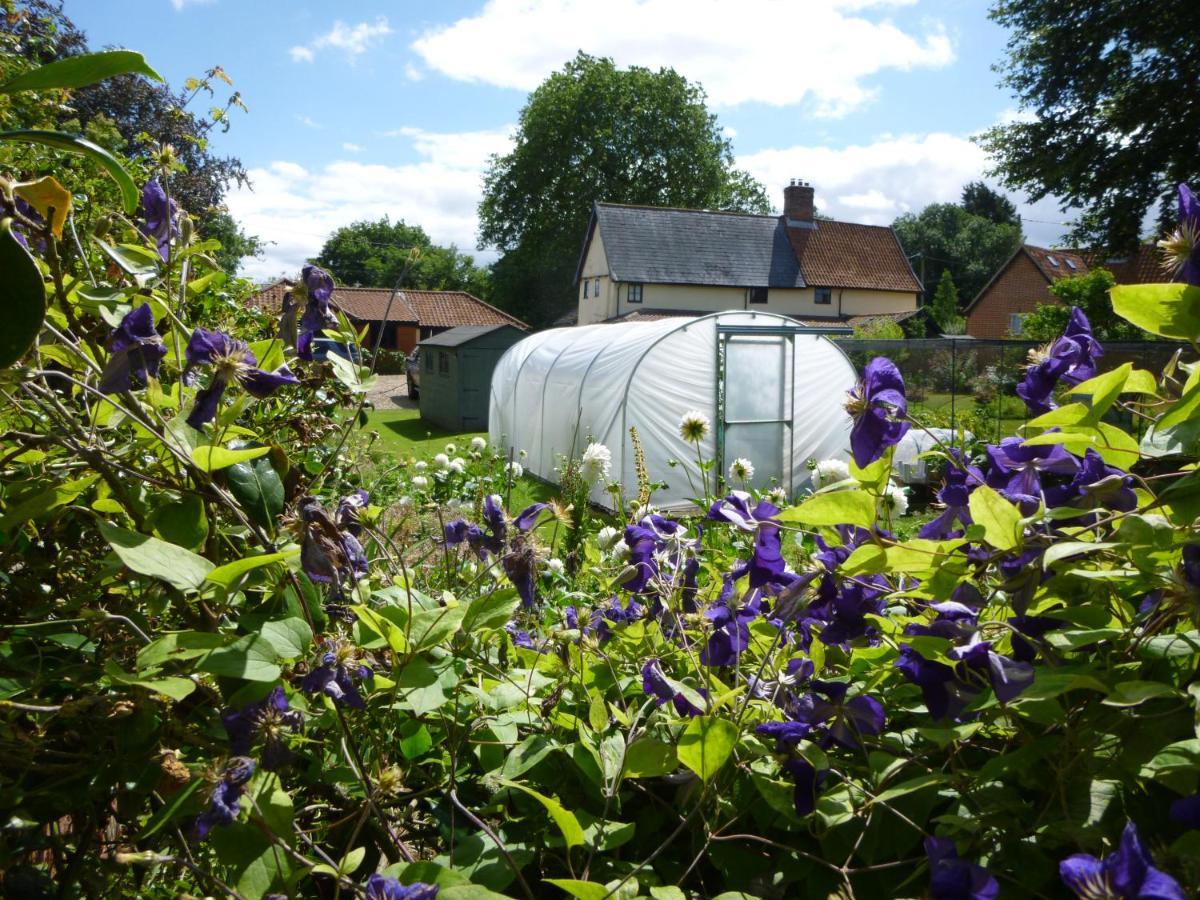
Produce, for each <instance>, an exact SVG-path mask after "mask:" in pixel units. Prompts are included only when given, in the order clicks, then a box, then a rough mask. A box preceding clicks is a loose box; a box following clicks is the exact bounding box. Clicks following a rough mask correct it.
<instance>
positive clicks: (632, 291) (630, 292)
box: [625, 281, 645, 303]
mask: <svg viewBox="0 0 1200 900" xmlns="http://www.w3.org/2000/svg"><path fill="white" fill-rule="evenodd" d="M644 287H645V285H644V284H643V283H642V282H640V281H635V282H631V283H630V285H629V286H628V287H627V288H625V302H626V303H641V302H642V298H643V291H642V289H643V288H644ZM635 297H636V298H635Z"/></svg>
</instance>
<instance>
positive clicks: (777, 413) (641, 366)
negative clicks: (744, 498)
mask: <svg viewBox="0 0 1200 900" xmlns="http://www.w3.org/2000/svg"><path fill="white" fill-rule="evenodd" d="M822 330H823V331H826V332H827V331H828V329H822ZM856 380H857V375H856V373H855V370H854V367H853V366H852V365H851V363H850V360H849V359H847V357H846V355H845V354H844V353H843V352H842V351H841V350H840V349H839V348H838V347H837V345H835V344H834V343H833V342H832V341H831V340H829V339H828V337H825V336H823V335H822V334H820V333H818V332H817V330H816V329H812V328H808V327H804V326H801V325H798V324H797V323H796V321H795V320H794V319H791V318H788V317H787V316H781V315H776V314H773V313H763V312H721V313H714V314H712V315H707V316H699V317H694V318H677V317H676V318H668V319H660V320H657V321H632V322H621V323H615V324H597V325H586V326H582V327H575V328H553V329H549V330H547V331H542V332H538V333H537V334H533V335H530V336H529V337H527V338H525V339H524V340H523V341H521V342H520V343H518V344H516V345H515V346H513V347H512V348H511V349H510V350H509V351H508V352H507V353H505V354H504V357H503V358H502V359H501V360H500V362H499V363H498V364H497V366H496V371H495V374H494V376H493V377H492V390H491V413H490V417H489V421H490V429H489V430H490V440H491V443H492V446H493V447H496V448H498V449H501V450H507V451H509V452H512V453H513V454H515V455H519V454H520V451H525V454H526V455H525V456H524V457H522V458H521V462H522V464H523V466H524V468H525V469H526V471H528V472H529V473H530V474H533V475H536V476H538V477H539V478H542V479H544V480H546V481H550V482H557V481H558V474H557V469H558V468H561V466H562V460H563V458H564V457H573V458H576V459H577V458H579V457H580V455H581V454H582V452H583V451H584V449H585V448H586V447H587V445H588V443H590V442H593V441H594V442H596V443H600V444H603V445H605V446H606V447H607V448H608V450H609V451H610V452H611V454H612V469H611V472H610V475H609V480H610V481H613V482H620V484H621V485H622V487H623V490H624V498H625V500H626V501H628V500H629V499H630V498H632V497H634V496H636V494H637V463H636V460H635V453H634V449H633V444H632V442H631V439H630V434H629V432H630V428H631V427H633V426H636V427H637V430H638V435H639V437H640V441H641V445H642V449H643V452H644V454H645V466H646V470H647V474H648V475H649V478H650V480H651V481H665V482H666V483H667V486H666V487H665V488H662V489H660V490H658V491H656V492H655V493H654V496H653V499H652V503H653V504H654V505H655V506H657V507H659V508H661V509H666V510H684V509H687V508H689V507H691V506H692V505H693V504H692V502H691V501H692V498H695V497H699V496H703V494H704V491H705V488H704V482H705V481H707V486H708V492H709V493H712V492H714V491H715V490H716V483H715V480H716V475H717V472H718V471H719V472H721V473H722V474H727V473H728V471H729V466H730V463H732V462H733V461H734V460H735V459H739V458H741V459H748V460H749V461H750V462H751V463H752V464H753V467H754V475H753V477H752V478H750V479H747V481H746V483H745V485H744V486H745V487H748V488H762V489H766V488H771V487H779V488H782V489H783V491H784V492H785V493H786V494H787V495H788V496H789V498H790V497H794V496H795V495H796V494H797V492H799V491H800V489H801V488H803V487H804V486H806V485H807V484H808V482H809V480H810V469H809V468H808V463H809V460H820V459H826V458H829V457H838V458H842V459H845V458H847V457H848V455H849V454H848V447H849V435H850V418H849V416H848V415H847V413H846V410H845V402H846V392H847V391H848V390H850V389H851V388H852V387H853V386H854V384H855V382H856ZM422 406H424V398H422ZM692 411H695V412H698V413H699V414H700V415H701V416H703V417H704V418H706V419H707V420H708V422H709V426H710V427H708V429H707V433H706V434H705V436H704V437H703V438H702V439H701V440H700V442H699V448H697V446H696V445H695V444H692V443H689V442H688V441H685V440H684V438H683V436H682V435H681V434H680V421H681V419H682V418H683V417H684V415H685V414H687V413H690V412H692ZM697 455H699V456H700V457H701V458H703V459H704V460H715V461H716V466H715V467H714V468H712V469H709V470H708V471H707V472H706V473H705V474H703V475H702V474H701V473H700V471H699V465H698V463H697ZM732 486H734V487H742V486H743V484H742V483H741V482H740V481H739V480H738V479H733V480H732ZM591 499H592V501H593V502H595V503H598V504H600V505H603V506H606V507H608V508H610V509H611V508H612V507H613V506H614V503H613V498H612V496H611V494H609V493H608V492H607V491H606V490H605V487H604V485H600V484H597V485H595V486H594V489H593V491H592V494H591Z"/></svg>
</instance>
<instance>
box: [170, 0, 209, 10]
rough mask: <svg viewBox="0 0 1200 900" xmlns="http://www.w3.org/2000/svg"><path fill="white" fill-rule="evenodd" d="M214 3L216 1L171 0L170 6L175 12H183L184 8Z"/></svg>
mask: <svg viewBox="0 0 1200 900" xmlns="http://www.w3.org/2000/svg"><path fill="white" fill-rule="evenodd" d="M215 2H216V0H171V6H173V7H175V12H183V8H184V7H185V6H207V5H208V4H210V3H215Z"/></svg>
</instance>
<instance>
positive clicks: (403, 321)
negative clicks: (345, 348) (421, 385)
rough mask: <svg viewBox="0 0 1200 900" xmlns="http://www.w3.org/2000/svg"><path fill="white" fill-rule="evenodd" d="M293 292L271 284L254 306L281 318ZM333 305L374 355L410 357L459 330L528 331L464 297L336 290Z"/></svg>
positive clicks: (287, 285)
mask: <svg viewBox="0 0 1200 900" xmlns="http://www.w3.org/2000/svg"><path fill="white" fill-rule="evenodd" d="M292 286H293V285H292V282H291V281H288V280H287V279H280V280H278V281H275V282H272V283H271V284H268V285H265V286H264V287H262V288H261V289H259V290H258V291H257V292H256V293H255V294H254V296H253V297H251V301H250V302H251V303H252V304H253V305H255V306H257V307H259V308H260V309H262V310H263V311H264V312H267V313H270V314H272V315H277V314H278V313H279V311H280V310H281V308H282V306H283V295H284V294H286V293H287V292H288V291H289V290H291V289H292ZM389 301H391V306H390V308H389V305H388V304H389ZM330 302H331V303H332V304H333V306H335V307H336V308H337V309H340V310H341V311H342V312H344V313H345V314H346V317H347V318H348V319H349V320H350V321H351V322H353V323H354V325H355V326H357V327H359V328H361V327H362V326H364V325H366V326H367V337H366V340H365V344H366V346H368V347H371V348H373V349H374V348H376V347H382V348H384V349H386V350H401V351H403V352H405V353H410V352H412V350H413V348H414V347H416V346H417V342H418V341H423V340H424V339H425V338H428V337H433V336H434V335H435V334H440V333H441V332H443V331H446V330H448V329H450V328H457V327H458V326H460V325H512V326H514V327H516V328H520V329H521V330H522V331H528V330H529V326H528V325H527V324H525V323H524V322H522V321H521V320H520V319H518V318H516V317H515V316H510V315H509V314H508V313H506V312H503V311H501V310H499V309H497V308H496V307H494V306H492V305H491V304H490V303H485V302H484V301H482V300H480V299H479V298H478V297H475V296H473V295H472V294H468V293H466V292H465V291H410V290H403V291H398V292H397V293H396V296H395V298H394V299H393V298H392V292H391V290H389V289H388V288H364V287H336V288H334V289H333V298H332V300H331V301H330ZM385 316H386V321H385Z"/></svg>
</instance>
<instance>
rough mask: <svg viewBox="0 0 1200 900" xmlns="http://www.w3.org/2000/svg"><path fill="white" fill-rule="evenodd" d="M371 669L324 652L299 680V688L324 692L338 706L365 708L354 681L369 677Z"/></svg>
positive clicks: (311, 692) (306, 690) (314, 692)
mask: <svg viewBox="0 0 1200 900" xmlns="http://www.w3.org/2000/svg"><path fill="white" fill-rule="evenodd" d="M371 674H372V673H371V669H370V668H369V667H368V666H364V665H363V664H361V663H358V662H356V661H354V660H351V659H344V660H339V658H338V654H337V653H334V652H329V653H326V654H325V655H324V656H323V657H321V665H319V666H317V668H315V669H313V670H312V671H311V672H309V673H308V674H307V675H305V676H304V677H303V678H302V679H301V680H300V690H302V691H304V693H306V694H325V695H326V696H328V697H330V698H331V699H332V700H333V702H334V703H336V704H338V705H339V706H347V707H349V708H351V709H365V708H366V705H367V704H366V701H364V700H363V698H362V694H360V693H359V692H358V685H356V684H355V681H356V680H358V681H361V680H362V679H364V678H370V677H371Z"/></svg>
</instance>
